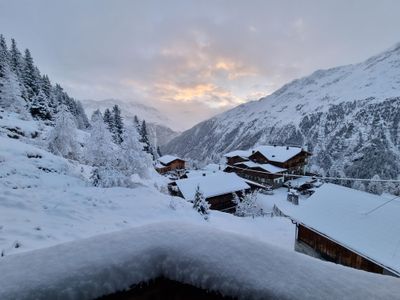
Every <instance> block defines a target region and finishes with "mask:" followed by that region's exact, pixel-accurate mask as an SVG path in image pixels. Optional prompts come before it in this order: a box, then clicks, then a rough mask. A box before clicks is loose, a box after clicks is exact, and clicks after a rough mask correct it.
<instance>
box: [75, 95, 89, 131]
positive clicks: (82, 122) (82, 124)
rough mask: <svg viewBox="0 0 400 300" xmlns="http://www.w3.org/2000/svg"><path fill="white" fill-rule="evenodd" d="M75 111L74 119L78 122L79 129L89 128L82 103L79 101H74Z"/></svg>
mask: <svg viewBox="0 0 400 300" xmlns="http://www.w3.org/2000/svg"><path fill="white" fill-rule="evenodd" d="M76 112H77V116H76V120H77V123H78V128H79V129H86V128H89V126H90V123H89V120H88V117H87V115H86V113H85V109H84V108H83V106H82V103H81V102H80V101H76Z"/></svg>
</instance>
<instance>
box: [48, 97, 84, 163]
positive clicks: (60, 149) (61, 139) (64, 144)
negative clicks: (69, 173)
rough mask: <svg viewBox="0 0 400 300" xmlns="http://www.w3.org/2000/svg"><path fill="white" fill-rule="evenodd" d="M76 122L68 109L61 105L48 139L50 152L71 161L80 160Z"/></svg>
mask: <svg viewBox="0 0 400 300" xmlns="http://www.w3.org/2000/svg"><path fill="white" fill-rule="evenodd" d="M76 135H77V128H76V124H75V120H74V118H73V116H72V115H71V113H70V112H69V111H68V108H67V107H66V106H65V105H61V107H60V108H59V112H58V113H57V115H56V118H55V126H54V128H53V129H52V130H51V131H50V134H49V137H48V148H49V150H50V152H52V153H54V154H56V155H60V156H63V157H65V158H69V159H78V158H79V144H78V142H77V140H76Z"/></svg>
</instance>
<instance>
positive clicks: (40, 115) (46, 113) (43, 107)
mask: <svg viewBox="0 0 400 300" xmlns="http://www.w3.org/2000/svg"><path fill="white" fill-rule="evenodd" d="M29 111H30V113H31V115H32V117H34V118H35V119H39V120H51V119H52V114H51V110H50V108H49V106H48V99H47V97H46V95H45V94H44V93H43V92H42V91H40V92H39V94H38V95H35V96H33V97H32V102H31V105H30V108H29Z"/></svg>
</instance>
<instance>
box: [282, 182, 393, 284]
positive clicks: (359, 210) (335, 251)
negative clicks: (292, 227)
mask: <svg viewBox="0 0 400 300" xmlns="http://www.w3.org/2000/svg"><path fill="white" fill-rule="evenodd" d="M391 199H392V200H391ZM286 213H287V214H288V215H290V218H291V219H292V221H293V222H295V223H296V224H297V230H296V231H297V232H296V246H295V248H296V250H297V251H299V252H303V253H306V254H309V255H311V256H314V257H318V258H322V259H324V260H327V261H332V262H335V263H338V264H342V265H345V266H348V267H352V268H356V269H361V270H364V271H368V272H374V273H379V274H386V275H392V276H396V277H400V247H399V234H400V222H398V218H399V215H400V201H399V200H393V197H389V198H386V197H383V196H377V195H373V194H369V193H366V192H361V191H357V190H354V189H350V188H346V187H343V186H338V185H334V184H327V183H325V184H324V185H322V186H321V187H320V188H318V189H317V191H316V192H315V193H314V194H313V195H312V196H311V197H310V198H308V199H307V202H305V203H303V204H302V205H301V206H298V207H296V208H295V209H291V211H289V212H286Z"/></svg>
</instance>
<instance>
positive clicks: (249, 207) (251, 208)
mask: <svg viewBox="0 0 400 300" xmlns="http://www.w3.org/2000/svg"><path fill="white" fill-rule="evenodd" d="M242 195H243V196H242V197H241V198H239V196H238V195H237V194H236V193H234V194H233V200H232V201H233V203H235V204H236V211H235V215H236V216H238V217H249V216H251V217H253V218H254V217H256V216H260V215H262V214H263V211H262V208H260V207H259V206H258V204H257V197H258V193H257V191H254V192H252V193H247V194H246V193H245V192H244V191H243V193H242Z"/></svg>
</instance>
